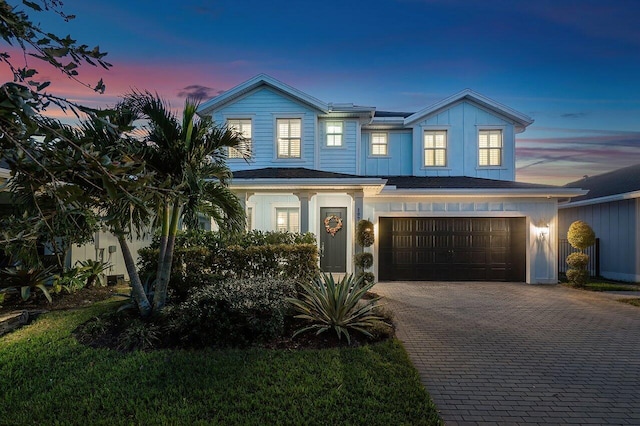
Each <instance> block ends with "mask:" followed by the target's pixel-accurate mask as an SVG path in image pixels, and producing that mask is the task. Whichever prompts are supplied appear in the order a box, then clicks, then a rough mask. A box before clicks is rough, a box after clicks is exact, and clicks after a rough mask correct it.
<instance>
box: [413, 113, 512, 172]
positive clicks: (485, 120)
mask: <svg viewBox="0 0 640 426" xmlns="http://www.w3.org/2000/svg"><path fill="white" fill-rule="evenodd" d="M491 128H499V129H502V137H503V158H502V166H500V167H479V166H478V130H482V129H491ZM425 130H446V131H447V166H446V167H424V157H423V149H424V148H423V133H424V131H425ZM413 138H414V145H413V171H412V174H413V175H415V176H472V177H481V178H485V179H499V180H515V133H514V126H513V124H512V123H509V122H507V121H505V120H503V119H502V118H500V117H498V116H496V115H494V114H491V113H489V112H487V111H486V110H484V109H482V108H480V107H478V106H476V105H474V104H472V103H470V102H460V103H458V104H455V105H453V106H452V107H450V108H447V109H445V110H443V111H441V112H439V113H438V114H433V115H431V116H429V117H427V118H426V119H425V120H423V121H421V122H418V123H416V124H415V125H414V127H413Z"/></svg>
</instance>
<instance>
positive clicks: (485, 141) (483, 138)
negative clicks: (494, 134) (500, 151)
mask: <svg viewBox="0 0 640 426" xmlns="http://www.w3.org/2000/svg"><path fill="white" fill-rule="evenodd" d="M479 145H480V148H486V147H488V146H489V135H487V133H486V132H480V140H479Z"/></svg>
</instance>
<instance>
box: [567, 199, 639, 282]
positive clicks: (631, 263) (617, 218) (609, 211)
mask: <svg viewBox="0 0 640 426" xmlns="http://www.w3.org/2000/svg"><path fill="white" fill-rule="evenodd" d="M638 207H639V206H638V199H631V200H621V201H612V202H609V203H601V204H592V205H587V206H581V207H573V208H566V209H561V210H559V218H560V226H559V230H560V235H559V236H560V238H566V235H567V231H568V229H569V226H570V225H571V224H572V223H573V222H574V221H576V220H582V221H584V222H587V223H588V224H589V226H591V228H593V230H594V232H595V233H596V237H598V238H600V274H601V275H602V276H603V277H606V278H610V279H617V280H624V281H639V280H640V264H639V261H638V259H639V258H640V231H639V230H638V227H639V226H640V217H639V216H640V210H639V209H638Z"/></svg>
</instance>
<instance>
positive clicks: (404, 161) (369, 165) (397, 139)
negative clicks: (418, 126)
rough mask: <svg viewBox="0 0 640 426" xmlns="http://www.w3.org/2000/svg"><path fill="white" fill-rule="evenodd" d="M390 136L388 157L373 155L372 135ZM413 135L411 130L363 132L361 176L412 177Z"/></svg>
mask: <svg viewBox="0 0 640 426" xmlns="http://www.w3.org/2000/svg"><path fill="white" fill-rule="evenodd" d="M378 132H380V133H387V134H388V139H387V141H388V146H387V148H388V154H389V155H387V156H382V157H376V156H372V155H371V147H370V141H371V133H378ZM411 138H412V135H411V132H410V131H409V130H402V131H398V130H388V131H387V130H379V131H378V130H363V131H362V140H361V144H362V145H361V149H360V157H361V161H362V162H361V174H363V175H365V176H411V151H412V140H411Z"/></svg>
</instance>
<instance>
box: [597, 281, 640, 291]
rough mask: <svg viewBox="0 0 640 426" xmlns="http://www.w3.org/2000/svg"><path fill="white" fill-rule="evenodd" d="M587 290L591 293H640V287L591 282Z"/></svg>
mask: <svg viewBox="0 0 640 426" xmlns="http://www.w3.org/2000/svg"><path fill="white" fill-rule="evenodd" d="M585 288H586V289H587V290H591V291H640V286H639V285H635V284H619V283H610V282H590V283H587V284H586V286H585Z"/></svg>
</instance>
